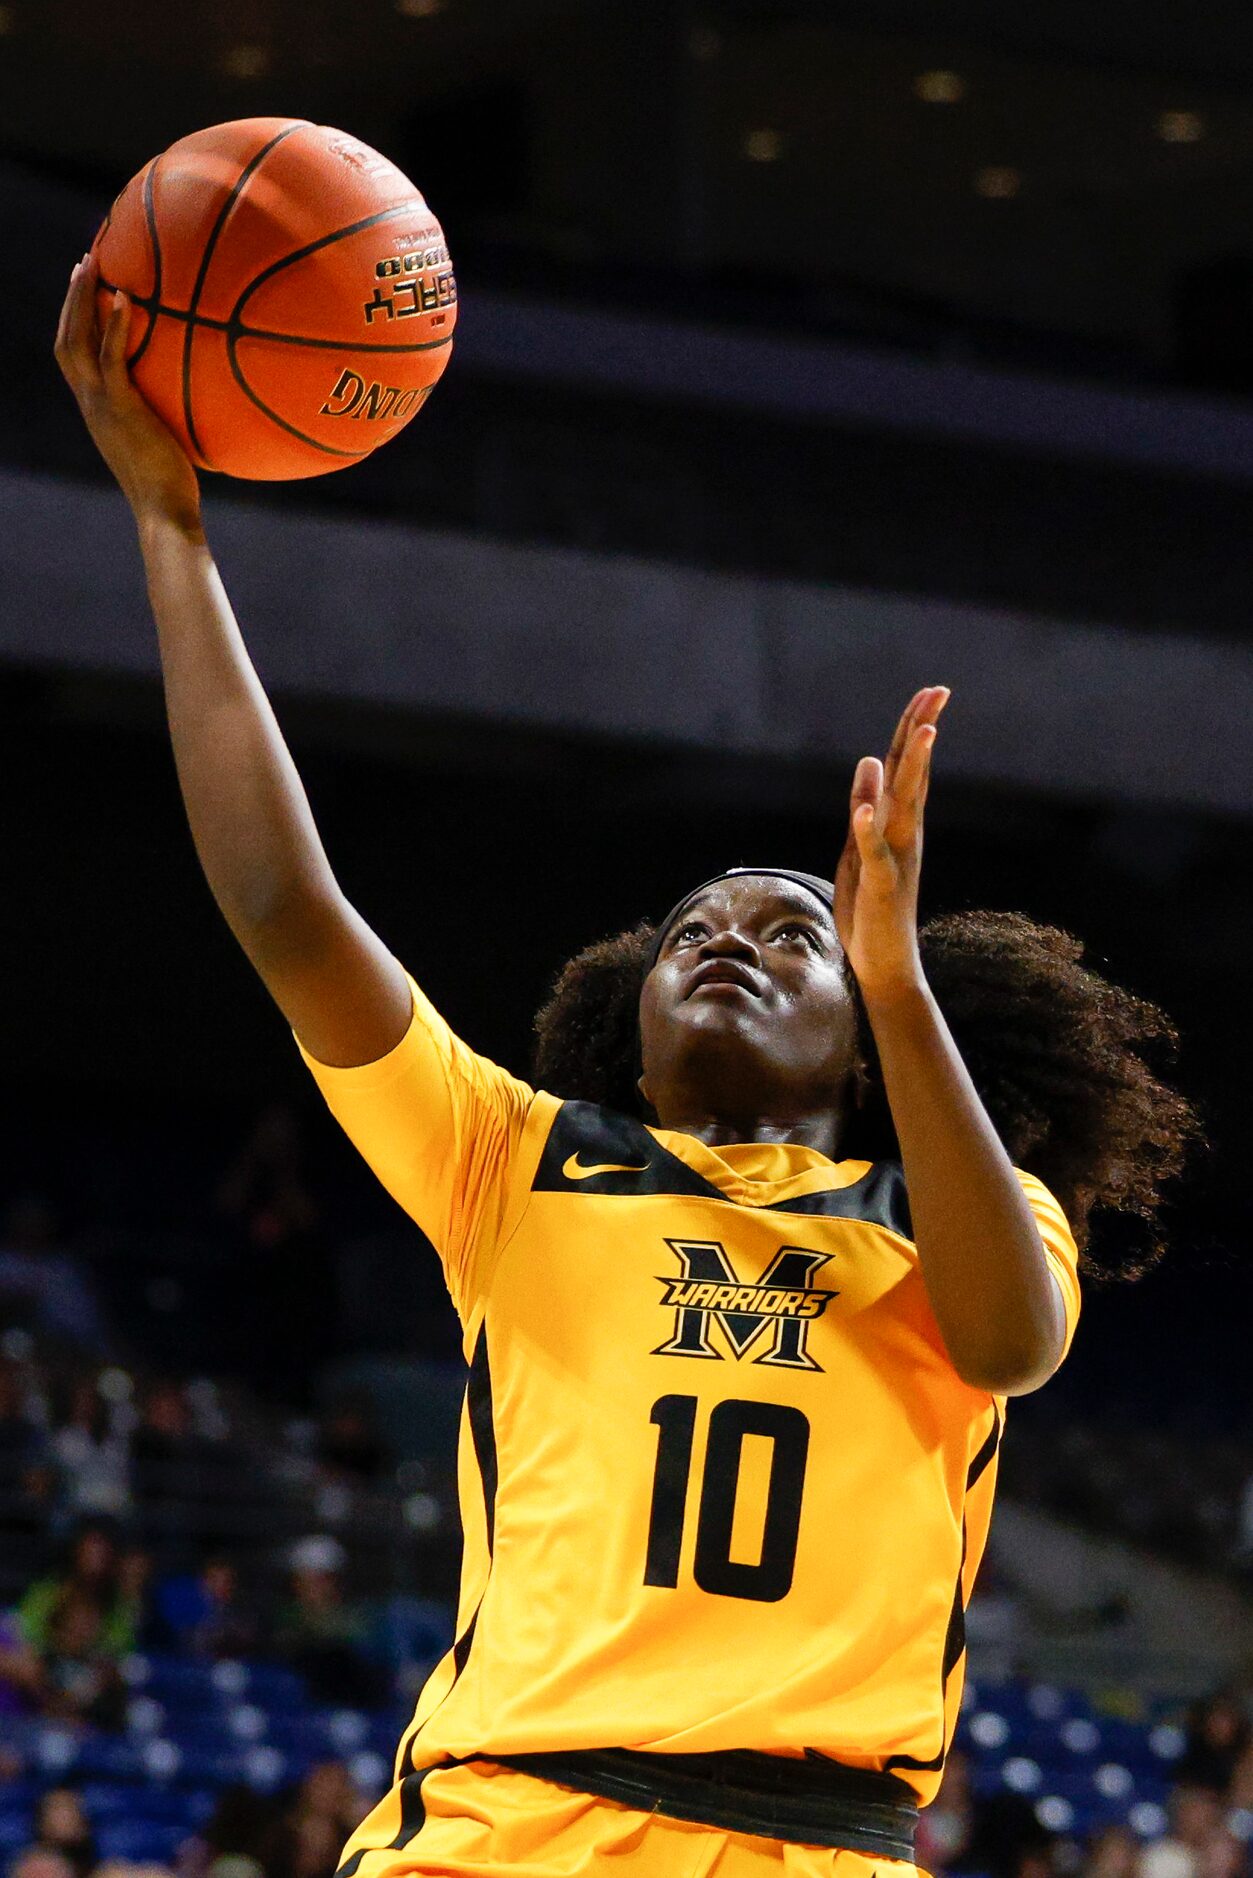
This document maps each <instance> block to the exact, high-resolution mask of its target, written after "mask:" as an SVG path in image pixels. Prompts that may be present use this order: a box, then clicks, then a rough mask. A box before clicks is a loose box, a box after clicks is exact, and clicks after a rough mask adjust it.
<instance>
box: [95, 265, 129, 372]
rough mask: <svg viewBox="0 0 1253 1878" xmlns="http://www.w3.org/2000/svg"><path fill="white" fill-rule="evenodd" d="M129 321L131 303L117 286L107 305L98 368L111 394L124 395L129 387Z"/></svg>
mask: <svg viewBox="0 0 1253 1878" xmlns="http://www.w3.org/2000/svg"><path fill="white" fill-rule="evenodd" d="M130 323H131V303H130V301H129V299H128V298H127V296H126V295H125V294H124V293H123V292H122V289H121V288H120V287H119V288H118V290H117V292H116V293H115V294H114V296H113V300H112V303H111V305H110V307H109V313H108V317H107V319H106V320H105V323H104V336H103V338H102V339H101V341H100V370H101V372H102V373H103V374H104V382H105V384H106V385H107V386H108V388H109V392H110V395H112V396H116V395H117V394H118V393H119V392H121V393H122V394H123V395H125V393H127V392H129V391H130V389H131V382H130V373H129V372H128V371H127V369H126V336H127V333H128V332H129V330H130Z"/></svg>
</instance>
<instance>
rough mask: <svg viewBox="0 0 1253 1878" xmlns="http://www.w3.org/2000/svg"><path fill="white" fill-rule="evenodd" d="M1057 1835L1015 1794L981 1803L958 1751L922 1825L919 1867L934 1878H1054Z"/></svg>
mask: <svg viewBox="0 0 1253 1878" xmlns="http://www.w3.org/2000/svg"><path fill="white" fill-rule="evenodd" d="M1052 1844H1053V1835H1052V1834H1051V1833H1050V1832H1048V1831H1047V1830H1046V1829H1045V1828H1044V1827H1043V1826H1041V1824H1040V1823H1039V1821H1038V1820H1037V1818H1036V1816H1035V1811H1034V1809H1033V1807H1032V1806H1031V1804H1030V1802H1029V1801H1027V1800H1025V1799H1023V1798H1022V1796H1021V1795H1020V1794H1016V1793H997V1794H995V1795H992V1796H990V1797H989V1798H987V1799H980V1798H979V1797H978V1796H977V1795H976V1794H975V1791H974V1786H973V1783H972V1780H971V1766H970V1761H969V1758H968V1757H967V1755H965V1754H964V1753H963V1752H962V1751H961V1749H960V1748H955V1749H954V1750H953V1751H952V1753H951V1754H950V1755H949V1757H948V1760H947V1761H946V1763H945V1767H944V1777H943V1779H942V1780H941V1782H940V1790H939V1792H938V1793H937V1794H936V1797H935V1799H934V1800H933V1801H932V1803H931V1805H930V1806H928V1807H927V1808H926V1809H925V1810H924V1811H923V1812H922V1813H921V1814H920V1815H919V1820H918V1864H919V1866H920V1867H922V1868H923V1869H924V1870H926V1871H928V1872H931V1873H932V1874H933V1875H934V1878H941V1875H944V1878H952V1875H953V1874H956V1873H965V1872H979V1873H985V1874H987V1878H1038V1874H1037V1865H1036V1863H1033V1861H1037V1862H1038V1861H1042V1863H1040V1864H1039V1873H1040V1874H1048V1873H1051V1872H1052V1862H1051V1848H1052Z"/></svg>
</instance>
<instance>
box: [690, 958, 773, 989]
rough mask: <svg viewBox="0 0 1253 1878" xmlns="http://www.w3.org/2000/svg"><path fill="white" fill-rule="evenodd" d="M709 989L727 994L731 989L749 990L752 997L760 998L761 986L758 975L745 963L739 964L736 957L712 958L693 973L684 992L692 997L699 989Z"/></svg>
mask: <svg viewBox="0 0 1253 1878" xmlns="http://www.w3.org/2000/svg"><path fill="white" fill-rule="evenodd" d="M705 990H709V991H712V992H715V993H722V994H724V995H725V994H726V993H727V992H729V991H747V992H748V994H749V996H750V997H753V998H759V997H760V996H761V987H760V986H759V985H758V983H757V975H756V973H755V972H750V971H749V969H748V967H747V966H745V965H737V964H736V962H735V960H734V959H710V960H708V962H707V963H706V964H704V965H700V966H698V967H697V969H696V970H695V971H694V972H693V973H692V982H691V984H690V985H689V986H688V988H687V990H686V991H685V992H684V994H683V995H684V997H687V998H690V997H692V996H694V995H695V993H696V992H698V991H705Z"/></svg>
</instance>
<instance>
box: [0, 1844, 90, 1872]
mask: <svg viewBox="0 0 1253 1878" xmlns="http://www.w3.org/2000/svg"><path fill="white" fill-rule="evenodd" d="M99 1869H103V1867H101V1868H99ZM9 1878H78V1875H77V1873H76V1872H75V1869H74V1867H73V1865H72V1864H71V1863H70V1861H69V1859H68V1858H66V1856H65V1854H64V1852H56V1851H53V1850H52V1848H51V1847H50V1846H46V1845H28V1846H27V1848H26V1850H25V1851H24V1852H19V1853H18V1855H17V1857H16V1858H15V1859H14V1861H13V1863H12V1864H11V1865H10V1866H9ZM97 1878H98V1874H97Z"/></svg>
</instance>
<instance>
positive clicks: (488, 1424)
mask: <svg viewBox="0 0 1253 1878" xmlns="http://www.w3.org/2000/svg"><path fill="white" fill-rule="evenodd" d="M466 1416H467V1418H468V1420H469V1423H470V1439H471V1441H472V1443H473V1445H474V1457H475V1459H476V1460H477V1462H478V1464H479V1476H480V1478H481V1480H482V1482H483V1517H484V1519H485V1520H486V1522H487V1569H488V1575H489V1577H490V1575H491V1567H492V1548H493V1546H494V1545H495V1543H496V1484H497V1461H496V1424H495V1422H494V1420H493V1417H492V1371H491V1364H490V1363H489V1361H488V1355H487V1325H486V1324H485V1323H484V1324H480V1326H479V1334H478V1337H477V1338H476V1339H475V1344H474V1354H473V1356H472V1357H471V1358H470V1375H469V1379H468V1381H467V1383H466ZM486 1590H487V1586H486V1584H484V1586H483V1593H485V1592H486ZM483 1593H480V1596H479V1601H478V1603H477V1604H476V1605H475V1607H474V1609H473V1611H472V1612H471V1613H470V1621H469V1623H468V1624H467V1625H466V1627H465V1629H464V1630H463V1631H462V1633H461V1635H460V1636H459V1637H458V1638H457V1640H456V1642H455V1643H454V1644H453V1646H452V1665H453V1678H452V1681H451V1682H450V1683H449V1685H448V1688H447V1690H446V1691H445V1693H444V1695H443V1696H442V1697H441V1704H442V1703H443V1702H446V1701H447V1700H448V1697H449V1696H450V1695H451V1694H452V1692H453V1690H454V1689H455V1688H456V1686H457V1683H458V1680H459V1679H460V1676H461V1672H462V1670H463V1669H464V1668H465V1666H466V1663H467V1661H468V1660H469V1656H470V1646H471V1644H472V1643H473V1642H474V1632H475V1630H476V1628H477V1627H478V1621H479V1612H480V1610H481V1609H482V1607H483ZM436 1706H437V1707H438V1706H440V1704H437V1705H436ZM433 1712H434V1711H433ZM427 1719H428V1720H429V1719H430V1717H429V1716H428V1718H427ZM425 1726H426V1723H425V1722H424V1723H423V1724H422V1727H425ZM421 1732H422V1729H421V1728H415V1729H414V1731H413V1734H412V1735H411V1737H410V1739H409V1741H408V1742H407V1743H406V1746H405V1751H404V1754H403V1756H402V1757H401V1763H400V1767H401V1772H402V1773H403V1772H404V1770H405V1769H406V1768H412V1766H413V1750H414V1746H415V1744H416V1742H417V1739H418V1736H419V1735H420V1734H421ZM340 1878H350V1874H347V1873H341V1874H340Z"/></svg>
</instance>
